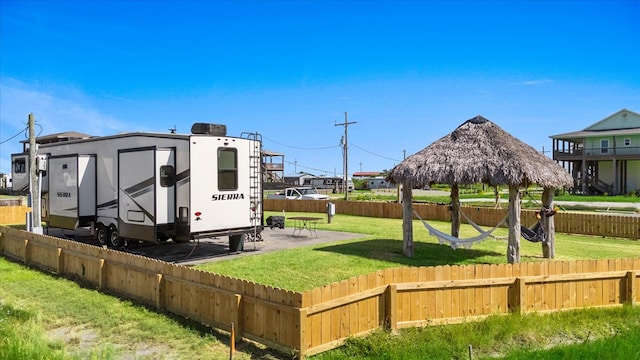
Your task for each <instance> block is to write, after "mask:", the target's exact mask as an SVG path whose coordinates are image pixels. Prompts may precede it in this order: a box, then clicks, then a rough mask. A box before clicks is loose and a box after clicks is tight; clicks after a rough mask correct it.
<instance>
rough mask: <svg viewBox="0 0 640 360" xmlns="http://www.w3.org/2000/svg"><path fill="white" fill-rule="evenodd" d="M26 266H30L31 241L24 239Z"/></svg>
mask: <svg viewBox="0 0 640 360" xmlns="http://www.w3.org/2000/svg"><path fill="white" fill-rule="evenodd" d="M24 264H25V265H29V240H28V239H24Z"/></svg>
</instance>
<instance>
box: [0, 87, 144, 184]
mask: <svg viewBox="0 0 640 360" xmlns="http://www.w3.org/2000/svg"><path fill="white" fill-rule="evenodd" d="M0 94H1V96H0V141H6V140H7V139H9V138H10V137H12V136H13V135H15V134H17V133H19V132H20V131H22V130H24V129H25V128H26V127H27V119H28V114H29V113H33V114H34V116H35V120H36V124H37V125H38V126H36V132H37V133H38V135H44V134H54V133H58V132H64V131H78V132H82V133H87V134H90V135H107V134H113V133H117V132H121V131H125V130H129V131H131V130H132V129H131V127H132V124H129V123H125V122H123V121H120V120H118V119H116V118H114V117H113V116H110V115H109V114H105V113H102V112H100V111H99V110H98V109H96V107H95V106H94V105H93V104H92V103H91V99H90V98H88V97H87V96H86V95H84V94H83V93H82V92H80V91H78V90H76V89H73V88H64V87H58V88H47V89H43V88H42V87H40V86H38V85H30V84H25V83H23V82H21V81H18V80H16V79H13V78H2V79H1V81H0ZM21 140H25V137H24V136H23V135H22V134H21V135H19V136H17V137H16V138H14V139H12V140H10V141H7V142H6V143H3V144H0V172H2V173H8V172H10V171H11V167H10V166H11V154H13V153H17V152H20V151H22V145H21V144H20V141H21Z"/></svg>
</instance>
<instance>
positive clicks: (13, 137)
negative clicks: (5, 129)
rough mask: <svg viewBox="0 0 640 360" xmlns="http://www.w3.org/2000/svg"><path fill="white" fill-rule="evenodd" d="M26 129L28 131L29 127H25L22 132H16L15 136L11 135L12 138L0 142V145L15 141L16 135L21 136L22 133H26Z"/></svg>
mask: <svg viewBox="0 0 640 360" xmlns="http://www.w3.org/2000/svg"><path fill="white" fill-rule="evenodd" d="M28 129H29V127H28V126H27V127H25V128H24V129H22V130H20V131H18V133H17V134H15V135H13V136H12V137H10V138H8V139H7V140H3V141H0V145H2V144H4V143H6V142H8V141H11V140H13V139H15V138H16V137H17V136H18V135H20V134H22V133H24V132H26V131H27V130H28ZM25 137H26V135H25Z"/></svg>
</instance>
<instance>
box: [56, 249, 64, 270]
mask: <svg viewBox="0 0 640 360" xmlns="http://www.w3.org/2000/svg"><path fill="white" fill-rule="evenodd" d="M57 254H58V266H57V267H56V272H57V273H58V275H61V274H62V273H63V272H64V253H63V252H62V248H58V251H57Z"/></svg>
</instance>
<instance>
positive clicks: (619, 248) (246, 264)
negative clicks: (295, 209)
mask: <svg viewBox="0 0 640 360" xmlns="http://www.w3.org/2000/svg"><path fill="white" fill-rule="evenodd" d="M269 215H278V213H276V212H267V213H265V216H269ZM296 215H302V213H287V216H288V217H291V216H296ZM306 215H314V216H319V217H324V214H308V213H307V214H306ZM429 223H430V224H431V225H433V226H435V227H436V228H438V229H439V230H442V231H445V232H450V231H451V230H450V227H451V224H450V223H448V222H438V221H429ZM287 226H289V224H287ZM318 229H321V230H337V231H346V232H353V233H360V234H363V236H362V237H361V238H358V239H354V240H347V241H340V242H335V243H327V244H320V245H314V246H308V247H300V248H295V249H290V250H283V251H278V252H272V253H265V254H261V255H257V256H246V257H241V258H236V259H230V260H224V261H219V262H213V263H208V264H203V265H198V267H199V268H201V269H204V270H207V271H211V272H216V273H221V274H225V275H230V276H234V277H239V278H242V279H247V280H251V281H255V282H259V283H263V284H268V285H272V286H276V287H280V288H284V289H288V290H295V291H303V290H309V289H313V288H315V287H318V286H323V285H327V284H330V283H332V282H336V281H340V280H344V279H348V278H349V277H352V276H357V275H362V274H367V273H370V272H374V271H376V270H380V269H385V268H393V267H399V266H430V265H446V264H450V265H451V264H460V265H462V264H486V263H505V262H506V247H507V243H506V241H505V240H494V239H490V238H489V239H488V240H485V241H484V242H481V243H478V244H475V245H474V246H473V248H472V249H469V250H466V249H458V250H453V249H451V247H449V246H443V245H439V244H438V241H437V239H436V238H434V237H432V236H430V235H429V234H428V232H427V230H426V229H425V228H424V226H422V223H421V222H420V221H417V220H416V221H414V223H413V233H414V257H413V258H407V257H405V256H404V255H403V254H402V220H401V219H377V218H367V217H360V216H349V215H336V216H335V217H334V219H333V221H332V223H331V224H326V223H324V224H318ZM477 234H478V233H477V231H476V230H475V229H473V228H472V227H471V226H468V225H464V224H463V225H462V227H461V237H469V236H474V235H477ZM494 234H495V235H496V236H498V237H506V236H507V229H505V228H501V229H498V230H496V232H495V233H494ZM638 256H640V242H638V241H633V240H627V239H608V238H599V237H594V236H580V235H567V234H556V259H557V260H577V259H607V258H629V257H638ZM521 259H522V261H523V262H528V261H543V260H545V259H543V258H542V248H541V245H540V244H539V243H530V242H528V241H526V240H521ZM274 269H277V271H274Z"/></svg>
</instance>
